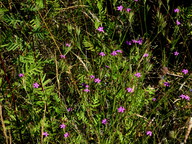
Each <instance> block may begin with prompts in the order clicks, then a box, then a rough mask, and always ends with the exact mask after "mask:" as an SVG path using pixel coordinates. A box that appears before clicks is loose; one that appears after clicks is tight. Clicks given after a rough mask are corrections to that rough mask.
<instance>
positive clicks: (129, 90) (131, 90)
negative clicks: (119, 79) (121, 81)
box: [126, 87, 134, 93]
mask: <svg viewBox="0 0 192 144" xmlns="http://www.w3.org/2000/svg"><path fill="white" fill-rule="evenodd" d="M126 90H127V91H128V92H129V93H132V92H133V91H134V90H133V89H132V88H130V87H129V88H126Z"/></svg>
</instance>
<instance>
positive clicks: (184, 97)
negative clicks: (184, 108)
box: [179, 94, 190, 101]
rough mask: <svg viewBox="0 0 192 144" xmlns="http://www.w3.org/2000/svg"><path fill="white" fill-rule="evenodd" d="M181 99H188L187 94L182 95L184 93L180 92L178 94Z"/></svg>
mask: <svg viewBox="0 0 192 144" xmlns="http://www.w3.org/2000/svg"><path fill="white" fill-rule="evenodd" d="M179 97H180V98H181V99H186V100H188V101H189V100H190V97H189V96H188V95H184V94H182V95H180V96H179Z"/></svg>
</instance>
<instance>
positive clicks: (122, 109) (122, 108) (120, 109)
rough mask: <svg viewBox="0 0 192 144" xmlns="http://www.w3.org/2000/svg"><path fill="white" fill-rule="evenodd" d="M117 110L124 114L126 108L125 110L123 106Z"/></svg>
mask: <svg viewBox="0 0 192 144" xmlns="http://www.w3.org/2000/svg"><path fill="white" fill-rule="evenodd" d="M117 110H118V112H121V113H123V112H124V111H125V108H124V107H122V106H120V107H119V108H118V109H117Z"/></svg>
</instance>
